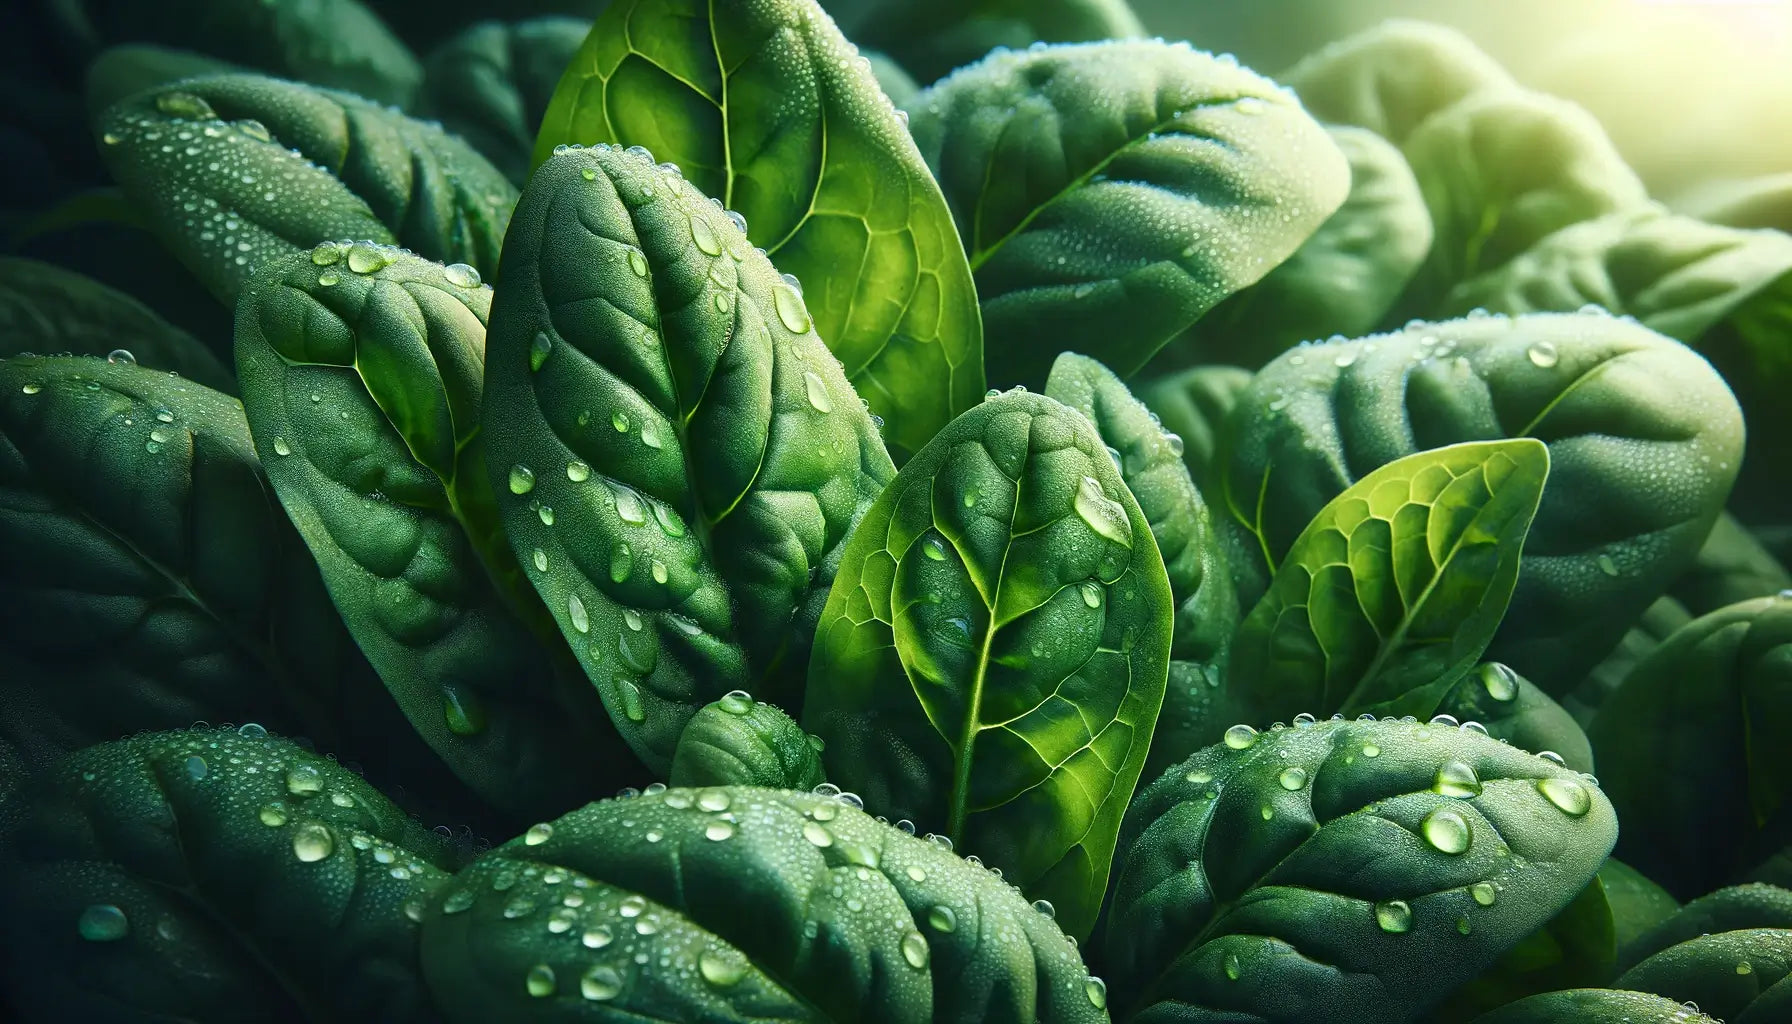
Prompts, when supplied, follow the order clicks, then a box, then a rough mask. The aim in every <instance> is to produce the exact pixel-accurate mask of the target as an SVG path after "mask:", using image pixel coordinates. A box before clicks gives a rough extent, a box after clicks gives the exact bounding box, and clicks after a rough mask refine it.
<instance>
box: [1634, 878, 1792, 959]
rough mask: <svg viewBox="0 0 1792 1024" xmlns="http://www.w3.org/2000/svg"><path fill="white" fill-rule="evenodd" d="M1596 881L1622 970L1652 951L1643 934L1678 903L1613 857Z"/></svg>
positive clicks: (1671, 913) (1674, 913)
mask: <svg viewBox="0 0 1792 1024" xmlns="http://www.w3.org/2000/svg"><path fill="white" fill-rule="evenodd" d="M1599 880H1600V881H1601V882H1603V883H1605V895H1606V899H1607V900H1609V901H1610V902H1611V907H1612V927H1613V929H1614V931H1615V932H1616V934H1617V939H1618V962H1617V964H1616V965H1615V966H1616V969H1617V970H1619V971H1622V970H1624V969H1625V968H1626V967H1629V966H1630V965H1631V963H1634V962H1635V960H1637V959H1639V958H1640V957H1642V956H1647V955H1648V954H1649V953H1652V952H1654V950H1653V949H1647V946H1646V944H1645V941H1644V937H1645V936H1647V935H1649V934H1651V933H1653V932H1654V931H1655V930H1656V929H1657V928H1659V927H1660V926H1661V925H1663V924H1664V923H1665V922H1667V921H1668V920H1670V919H1671V918H1673V917H1675V916H1677V915H1678V914H1679V913H1680V904H1679V903H1678V902H1677V901H1676V900H1675V899H1674V897H1673V895H1672V894H1671V893H1669V892H1668V891H1667V890H1666V889H1663V888H1662V887H1661V886H1659V885H1656V884H1655V883H1654V882H1653V881H1651V880H1650V879H1648V878H1646V877H1644V875H1643V873H1642V872H1640V871H1638V870H1637V869H1635V868H1633V867H1631V866H1630V865H1628V864H1626V863H1624V862H1623V861H1621V860H1618V859H1617V858H1616V857H1607V858H1606V859H1605V864H1604V865H1602V866H1601V867H1600V868H1599ZM1788 895H1789V896H1792V894H1788ZM1695 902H1696V901H1695ZM1669 944H1670V945H1671V944H1672V943H1669ZM1644 950H1646V952H1643V951H1644Z"/></svg>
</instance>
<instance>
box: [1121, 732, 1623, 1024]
mask: <svg viewBox="0 0 1792 1024" xmlns="http://www.w3.org/2000/svg"><path fill="white" fill-rule="evenodd" d="M1440 791H1443V792H1440ZM1444 792H1456V793H1462V794H1464V795H1463V796H1461V797H1453V796H1448V795H1444ZM1617 831H1618V822H1617V818H1616V816H1615V815H1614V814H1613V813H1612V808H1611V805H1610V804H1609V803H1607V802H1606V800H1605V797H1604V796H1603V795H1601V794H1600V792H1599V790H1598V788H1597V787H1595V786H1593V785H1591V784H1590V783H1588V782H1586V781H1585V780H1583V779H1581V778H1580V777H1579V776H1578V775H1576V774H1575V773H1574V772H1571V771H1569V770H1567V769H1565V768H1562V767H1559V766H1557V765H1555V764H1552V763H1550V762H1548V761H1545V760H1543V759H1541V758H1537V757H1533V756H1531V755H1529V754H1526V753H1524V752H1522V751H1519V750H1514V749H1513V748H1511V747H1508V746H1504V745H1502V744H1500V743H1497V742H1495V741H1494V740H1492V739H1489V738H1488V737H1485V736H1480V735H1477V734H1475V733H1474V732H1471V731H1463V730H1458V729H1449V728H1440V727H1438V726H1434V725H1423V724H1416V723H1406V722H1399V721H1393V720H1384V721H1379V722H1376V721H1339V722H1321V723H1319V724H1316V725H1300V724H1297V725H1296V726H1295V727H1293V728H1285V729H1282V730H1279V731H1275V732H1268V733H1261V734H1260V733H1257V732H1255V731H1254V730H1251V729H1249V728H1248V727H1240V728H1239V729H1237V730H1234V731H1233V732H1231V733H1228V735H1227V740H1226V742H1225V743H1222V744H1219V745H1216V746H1213V747H1209V748H1208V749H1206V750H1203V751H1201V752H1200V753H1198V754H1196V755H1195V756H1193V757H1191V758H1189V759H1188V760H1187V761H1185V762H1183V763H1182V764H1181V765H1178V766H1177V767H1176V768H1175V769H1173V770H1172V771H1170V772H1169V773H1168V774H1166V775H1164V777H1163V778H1161V779H1159V780H1158V781H1157V782H1156V783H1154V784H1152V785H1151V786H1150V787H1149V788H1148V789H1146V790H1145V791H1144V792H1142V793H1140V794H1139V797H1138V799H1137V800H1135V801H1134V802H1133V806H1132V809H1131V810H1130V811H1129V812H1128V813H1127V818H1126V826H1125V829H1124V831H1123V832H1122V838H1121V844H1120V848H1121V850H1122V851H1123V855H1122V858H1123V859H1122V860H1121V862H1120V863H1119V864H1118V865H1117V866H1116V872H1115V874H1116V879H1115V883H1114V889H1113V892H1112V894H1111V896H1110V897H1109V903H1108V908H1107V916H1106V924H1105V926H1104V927H1105V934H1104V935H1102V936H1100V937H1099V941H1100V943H1101V945H1100V946H1099V947H1098V948H1100V949H1102V950H1103V951H1104V953H1105V958H1104V960H1103V963H1104V964H1105V965H1106V967H1107V969H1108V971H1109V972H1110V974H1109V978H1108V982H1109V985H1110V990H1111V991H1112V992H1114V993H1116V996H1115V1002H1116V1009H1118V1010H1119V1011H1120V1012H1119V1014H1118V1016H1119V1017H1120V1018H1121V1019H1132V1020H1138V1021H1167V1020H1188V1019H1209V1020H1251V1021H1261V1022H1265V1024H1268V1022H1284V1021H1286V1022H1295V1021H1308V1020H1312V1019H1313V1017H1312V1013H1313V1011H1314V1008H1315V1007H1323V1008H1324V1012H1325V1017H1324V1019H1325V1020H1326V1021H1328V1022H1331V1024H1357V1022H1370V1021H1389V1020H1408V1019H1411V1018H1412V1017H1414V1016H1416V1015H1418V1014H1419V1013H1420V1012H1422V1011H1423V1010H1424V1009H1425V1008H1426V1007H1427V1006H1429V1005H1431V1004H1432V1003H1435V1002H1436V1001H1437V1000H1439V999H1440V998H1442V997H1443V996H1444V995H1445V994H1446V993H1448V992H1450V991H1451V990H1452V989H1454V988H1455V987H1456V986H1458V985H1460V984H1461V983H1462V982H1464V981H1467V980H1468V979H1470V978H1473V977H1475V976H1476V975H1478V974H1479V973H1481V972H1482V971H1483V970H1485V969H1487V968H1488V967H1489V966H1490V965H1492V964H1493V963H1494V961H1495V960H1496V959H1498V958H1499V956H1500V955H1501V954H1502V953H1504V952H1505V951H1506V950H1507V949H1509V948H1511V947H1512V946H1513V945H1514V944H1516V943H1517V942H1518V941H1519V940H1520V939H1522V938H1523V937H1524V936H1526V935H1528V934H1530V933H1531V932H1533V931H1535V930H1536V929H1537V928H1538V927H1539V926H1541V925H1542V924H1543V923H1544V922H1546V921H1548V920H1550V919H1551V918H1553V917H1555V916H1556V914H1557V913H1559V912H1560V911H1561V910H1562V908H1564V907H1566V906H1567V905H1568V904H1569V902H1570V901H1571V900H1572V899H1573V898H1574V897H1575V895H1576V894H1577V893H1579V892H1580V891H1581V889H1582V888H1583V887H1584V886H1585V885H1586V884H1587V882H1588V881H1589V880H1591V879H1592V878H1593V876H1594V873H1595V872H1596V871H1597V870H1598V868H1599V864H1600V862H1601V861H1603V860H1604V859H1605V855H1606V853H1607V851H1609V850H1610V849H1611V845H1612V841H1613V840H1614V839H1615V838H1616V836H1617ZM1121 993H1124V996H1122V995H1120V994H1121ZM1122 1004H1124V1005H1122Z"/></svg>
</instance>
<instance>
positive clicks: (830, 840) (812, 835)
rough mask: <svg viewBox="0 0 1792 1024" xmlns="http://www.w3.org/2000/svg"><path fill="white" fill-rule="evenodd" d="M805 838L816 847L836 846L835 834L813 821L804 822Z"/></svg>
mask: <svg viewBox="0 0 1792 1024" xmlns="http://www.w3.org/2000/svg"><path fill="white" fill-rule="evenodd" d="M803 838H804V839H807V840H809V842H810V843H812V844H814V845H816V846H823V847H826V846H832V845H834V834H833V833H832V832H829V831H828V830H827V829H825V828H823V827H822V826H820V825H818V824H816V823H815V822H813V821H805V822H803Z"/></svg>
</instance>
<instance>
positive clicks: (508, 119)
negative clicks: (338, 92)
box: [418, 17, 591, 186]
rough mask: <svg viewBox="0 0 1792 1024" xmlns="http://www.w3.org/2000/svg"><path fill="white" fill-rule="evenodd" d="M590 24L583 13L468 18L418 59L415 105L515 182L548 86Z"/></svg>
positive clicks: (526, 163) (525, 171)
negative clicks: (420, 81) (470, 20)
mask: <svg viewBox="0 0 1792 1024" xmlns="http://www.w3.org/2000/svg"><path fill="white" fill-rule="evenodd" d="M590 31H591V22H590V20H589V19H586V18H567V17H547V18H532V19H530V20H528V21H517V22H501V21H482V22H479V23H478V24H476V25H472V26H470V27H469V28H467V29H466V30H465V31H464V32H461V33H460V34H459V35H457V36H455V37H454V38H452V39H450V40H448V41H447V42H445V43H443V44H442V45H441V46H440V47H438V48H437V49H436V50H434V51H433V52H431V53H430V55H429V57H428V59H427V60H425V61H424V65H423V69H424V79H423V92H422V94H421V95H420V96H419V97H418V112H419V113H420V114H422V115H423V116H426V117H433V118H436V119H437V120H439V121H441V122H442V127H443V128H446V129H447V130H448V131H450V132H452V133H454V134H455V135H458V136H460V137H461V138H463V139H465V140H466V141H467V142H468V144H470V145H471V146H472V147H473V148H474V149H476V150H478V151H479V152H480V153H483V154H484V155H485V158H486V159H488V160H490V161H491V162H492V166H493V167H496V168H497V169H498V170H499V171H501V172H503V174H504V176H505V177H506V178H509V179H510V180H511V182H513V183H514V184H516V185H518V186H521V185H523V184H525V183H527V182H528V180H529V171H530V168H531V166H532V164H533V162H534V161H533V160H532V159H531V156H532V155H533V153H534V152H535V132H536V130H537V129H538V128H539V127H540V126H541V119H542V117H543V116H544V115H545V114H546V113H547V109H548V101H549V100H550V99H552V98H553V95H554V87H555V86H557V85H559V84H560V76H561V74H563V73H564V72H565V70H566V66H567V65H568V64H569V63H571V62H572V58H573V55H574V54H576V53H578V52H579V46H580V45H581V44H583V43H584V42H585V36H586V35H588V34H589V33H590Z"/></svg>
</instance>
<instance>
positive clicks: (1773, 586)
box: [1669, 421, 1792, 615]
mask: <svg viewBox="0 0 1792 1024" xmlns="http://www.w3.org/2000/svg"><path fill="white" fill-rule="evenodd" d="M1751 422H1752V421H1751ZM1743 465H1745V466H1746V465H1748V459H1747V457H1746V456H1745V457H1744V458H1743ZM1788 588H1792V574H1789V573H1787V572H1786V568H1785V566H1783V565H1781V564H1780V563H1779V560H1778V559H1776V558H1774V557H1773V555H1772V554H1771V553H1770V552H1768V550H1767V549H1766V548H1764V547H1762V546H1761V542H1760V541H1758V540H1756V539H1755V535H1754V534H1753V533H1750V532H1749V529H1748V527H1746V526H1743V525H1742V524H1741V523H1739V522H1737V521H1736V520H1735V518H1734V517H1732V516H1731V515H1729V514H1728V513H1725V514H1723V515H1721V516H1718V517H1717V522H1716V523H1715V524H1714V525H1713V526H1712V527H1711V534H1710V536H1708V537H1706V538H1705V545H1704V546H1703V547H1701V548H1699V553H1698V556H1697V557H1696V558H1695V559H1694V560H1693V563H1692V565H1691V566H1690V567H1689V568H1688V569H1687V570H1686V572H1684V573H1682V574H1681V575H1680V578H1679V579H1677V580H1675V581H1674V585H1673V587H1672V588H1670V590H1669V593H1670V594H1672V595H1673V596H1674V597H1675V598H1677V599H1678V600H1679V601H1680V603H1681V604H1683V605H1685V606H1686V609H1687V610H1688V611H1689V612H1691V613H1692V614H1694V615H1705V614H1708V613H1710V612H1714V611H1717V610H1718V609H1719V608H1723V607H1725V606H1728V605H1732V604H1735V603H1736V602H1738V601H1747V600H1748V599H1750V598H1754V597H1768V596H1771V595H1773V594H1777V593H1779V592H1780V591H1782V590H1786V589H1788Z"/></svg>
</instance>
